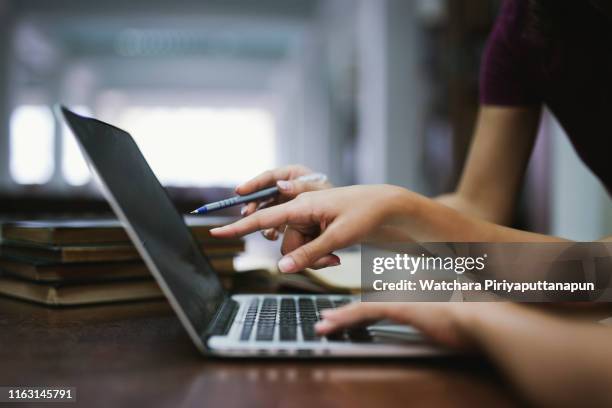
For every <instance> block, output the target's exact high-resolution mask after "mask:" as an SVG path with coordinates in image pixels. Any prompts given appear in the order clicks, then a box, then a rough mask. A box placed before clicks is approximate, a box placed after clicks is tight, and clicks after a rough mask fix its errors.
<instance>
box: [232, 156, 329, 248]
mask: <svg viewBox="0 0 612 408" xmlns="http://www.w3.org/2000/svg"><path fill="white" fill-rule="evenodd" d="M310 174H314V173H313V171H312V170H310V169H309V168H308V167H305V166H302V165H299V164H294V165H290V166H285V167H280V168H277V169H274V170H268V171H265V172H263V173H261V174H260V175H258V176H257V177H255V178H252V179H251V180H249V181H247V182H245V183H242V184H241V185H239V186H238V187H236V194H238V195H246V194H251V193H254V192H255V191H258V190H262V189H264V188H268V187H272V186H274V185H276V186H278V189H279V191H280V194H279V195H278V196H277V197H274V198H273V199H271V200H268V201H266V202H263V203H259V202H251V203H248V204H247V205H245V206H244V207H242V210H241V214H242V216H244V217H246V216H248V215H251V214H253V213H254V212H255V211H257V209H258V208H263V207H270V206H272V205H276V204H281V203H284V202H287V201H289V200H291V199H293V198H295V197H296V196H297V195H298V194H301V193H304V192H307V191H317V190H324V189H328V188H331V187H332V185H331V183H329V182H328V181H327V180H326V179H325V180H320V181H300V180H296V179H297V178H298V177H302V176H307V175H310ZM283 230H284V226H279V227H277V228H268V229H266V230H263V231H262V234H263V236H264V237H266V238H267V239H269V240H272V241H276V240H277V239H278V236H279V233H280V232H282V231H283Z"/></svg>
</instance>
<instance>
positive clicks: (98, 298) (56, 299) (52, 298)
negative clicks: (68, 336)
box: [0, 276, 163, 306]
mask: <svg viewBox="0 0 612 408" xmlns="http://www.w3.org/2000/svg"><path fill="white" fill-rule="evenodd" d="M0 294H2V295H5V296H10V297H14V298H17V299H24V300H29V301H31V302H36V303H41V304H45V305H50V306H73V305H86V304H95V303H110V302H122V301H136V300H152V299H161V298H163V294H162V292H161V290H160V289H159V286H158V285H157V283H156V282H155V281H154V280H152V279H141V280H127V281H113V282H102V283H100V282H98V283H90V284H74V285H61V284H60V285H58V284H44V283H34V282H28V281H24V280H20V279H15V278H10V277H7V276H0Z"/></svg>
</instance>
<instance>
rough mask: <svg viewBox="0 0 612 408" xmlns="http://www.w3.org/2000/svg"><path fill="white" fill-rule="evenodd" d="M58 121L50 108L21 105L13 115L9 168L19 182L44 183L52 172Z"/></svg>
mask: <svg viewBox="0 0 612 408" xmlns="http://www.w3.org/2000/svg"><path fill="white" fill-rule="evenodd" d="M54 131H55V121H54V119H53V114H52V113H51V110H50V109H49V107H47V106H44V105H22V106H19V107H17V108H16V109H15V110H14V111H13V113H12V115H11V124H10V132H11V135H10V164H9V166H10V171H11V175H12V177H13V179H14V180H15V181H16V182H17V183H20V184H44V183H46V182H47V181H49V179H50V178H51V176H52V175H53V168H54V160H53V155H54V153H53V151H54V149H53V140H54Z"/></svg>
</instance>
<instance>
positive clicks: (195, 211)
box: [189, 210, 198, 214]
mask: <svg viewBox="0 0 612 408" xmlns="http://www.w3.org/2000/svg"><path fill="white" fill-rule="evenodd" d="M197 213H198V210H193V211H192V212H190V213H189V214H197Z"/></svg>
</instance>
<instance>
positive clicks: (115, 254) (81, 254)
mask: <svg viewBox="0 0 612 408" xmlns="http://www.w3.org/2000/svg"><path fill="white" fill-rule="evenodd" d="M201 248H202V251H203V252H204V253H205V254H206V255H208V256H209V257H211V258H215V257H230V256H234V255H237V254H238V253H240V252H243V251H244V249H245V244H244V241H242V240H227V241H226V242H211V243H206V244H202V246H201ZM0 255H6V256H8V257H26V258H32V259H37V260H41V261H54V262H61V263H73V262H118V261H136V260H140V259H141V258H140V254H139V253H138V251H137V250H136V248H135V247H134V246H133V245H131V244H129V243H125V244H109V245H100V244H97V245H96V244H90V245H63V246H60V245H46V244H38V243H33V242H19V241H4V242H3V243H2V245H0Z"/></svg>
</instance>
